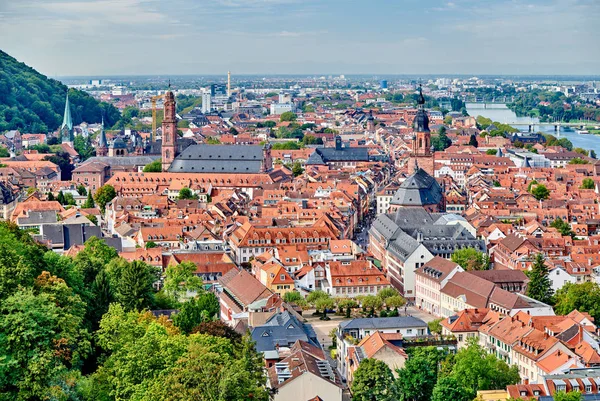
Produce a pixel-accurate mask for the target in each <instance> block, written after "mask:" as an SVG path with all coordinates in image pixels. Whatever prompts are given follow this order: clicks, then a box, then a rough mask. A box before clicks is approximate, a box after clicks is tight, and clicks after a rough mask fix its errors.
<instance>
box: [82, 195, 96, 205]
mask: <svg viewBox="0 0 600 401" xmlns="http://www.w3.org/2000/svg"><path fill="white" fill-rule="evenodd" d="M81 207H82V208H83V209H92V208H95V207H96V203H94V198H93V197H92V191H90V192H88V194H87V199H86V200H85V202H84V204H83V205H81Z"/></svg>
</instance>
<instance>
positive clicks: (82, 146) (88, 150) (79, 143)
mask: <svg viewBox="0 0 600 401" xmlns="http://www.w3.org/2000/svg"><path fill="white" fill-rule="evenodd" d="M73 148H75V150H76V151H77V153H79V157H80V158H81V161H84V160H87V159H89V158H90V157H92V156H94V155H96V149H95V148H94V147H93V146H92V141H91V139H90V137H89V136H88V137H85V138H84V137H83V135H76V136H75V139H74V140H73Z"/></svg>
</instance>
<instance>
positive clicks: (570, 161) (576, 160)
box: [569, 157, 589, 164]
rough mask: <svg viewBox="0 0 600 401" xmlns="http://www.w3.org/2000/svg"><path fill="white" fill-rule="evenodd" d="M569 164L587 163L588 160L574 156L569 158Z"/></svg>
mask: <svg viewBox="0 0 600 401" xmlns="http://www.w3.org/2000/svg"><path fill="white" fill-rule="evenodd" d="M569 164H589V161H587V160H585V159H582V158H580V157H575V158H573V159H571V160H569Z"/></svg>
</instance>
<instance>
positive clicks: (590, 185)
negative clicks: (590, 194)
mask: <svg viewBox="0 0 600 401" xmlns="http://www.w3.org/2000/svg"><path fill="white" fill-rule="evenodd" d="M579 188H581V189H594V188H596V183H595V182H594V180H593V179H591V178H584V179H583V181H582V182H581V186H580V187H579Z"/></svg>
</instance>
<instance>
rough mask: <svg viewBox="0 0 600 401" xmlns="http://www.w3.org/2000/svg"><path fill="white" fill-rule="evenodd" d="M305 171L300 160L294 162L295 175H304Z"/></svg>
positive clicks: (293, 171) (293, 172)
mask: <svg viewBox="0 0 600 401" xmlns="http://www.w3.org/2000/svg"><path fill="white" fill-rule="evenodd" d="M303 172H304V169H303V168H302V165H301V164H300V162H294V164H293V165H292V174H294V177H298V176H300V175H302V173H303Z"/></svg>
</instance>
